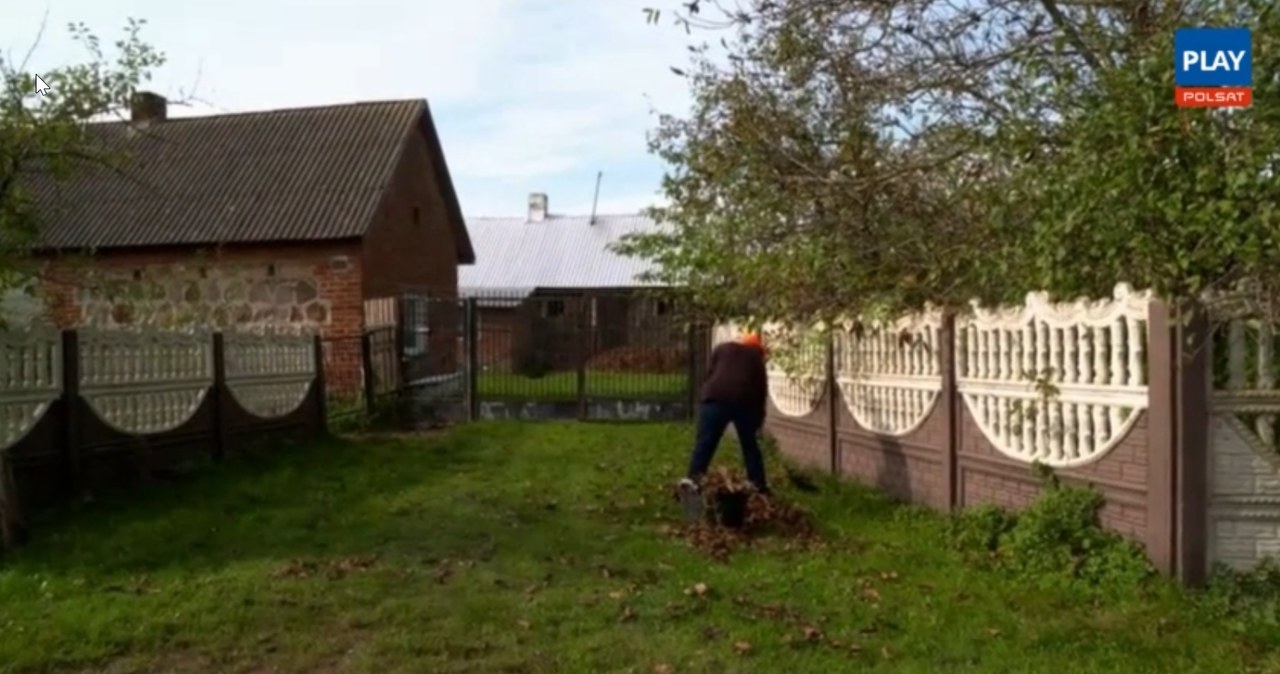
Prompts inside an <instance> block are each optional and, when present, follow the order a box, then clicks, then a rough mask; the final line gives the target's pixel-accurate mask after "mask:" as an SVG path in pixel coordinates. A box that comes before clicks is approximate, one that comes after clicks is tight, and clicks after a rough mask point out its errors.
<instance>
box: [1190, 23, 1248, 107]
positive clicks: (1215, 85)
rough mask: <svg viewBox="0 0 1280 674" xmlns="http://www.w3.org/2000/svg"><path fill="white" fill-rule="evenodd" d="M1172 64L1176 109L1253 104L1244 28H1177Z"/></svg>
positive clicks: (1246, 29) (1246, 34) (1246, 37)
mask: <svg viewBox="0 0 1280 674" xmlns="http://www.w3.org/2000/svg"><path fill="white" fill-rule="evenodd" d="M1173 64H1174V65H1173V67H1174V76H1173V83H1174V89H1173V92H1174V93H1173V100H1174V102H1175V103H1177V104H1178V107H1180V108H1246V107H1249V104H1250V103H1252V102H1253V36H1252V35H1251V34H1250V33H1249V29H1248V28H1179V29H1178V30H1177V31H1176V32H1174V34H1173Z"/></svg>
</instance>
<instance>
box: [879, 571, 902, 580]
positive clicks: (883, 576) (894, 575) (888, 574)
mask: <svg viewBox="0 0 1280 674" xmlns="http://www.w3.org/2000/svg"><path fill="white" fill-rule="evenodd" d="M897 579H898V572H897V571H882V572H880V580H897Z"/></svg>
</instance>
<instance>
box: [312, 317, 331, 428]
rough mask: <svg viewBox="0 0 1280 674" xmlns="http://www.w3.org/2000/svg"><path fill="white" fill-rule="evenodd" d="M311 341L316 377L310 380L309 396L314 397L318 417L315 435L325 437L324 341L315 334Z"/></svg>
mask: <svg viewBox="0 0 1280 674" xmlns="http://www.w3.org/2000/svg"><path fill="white" fill-rule="evenodd" d="M312 339H313V340H315V341H314V346H313V347H312V348H313V349H315V353H314V357H315V361H316V363H315V368H316V377H315V379H313V380H311V381H312V383H311V392H312V393H311V394H312V395H313V396H315V399H316V415H317V416H318V417H319V418H317V419H316V427H315V428H316V432H317V433H316V434H317V435H327V434H328V433H329V397H328V396H329V394H328V393H327V392H326V391H325V379H324V340H323V339H322V338H321V337H320V334H319V333H316V335H315V337H313V338H312Z"/></svg>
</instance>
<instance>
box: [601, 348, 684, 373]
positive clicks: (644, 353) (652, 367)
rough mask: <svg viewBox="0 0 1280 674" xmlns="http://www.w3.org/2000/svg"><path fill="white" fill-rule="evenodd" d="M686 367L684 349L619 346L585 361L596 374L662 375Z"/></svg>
mask: <svg viewBox="0 0 1280 674" xmlns="http://www.w3.org/2000/svg"><path fill="white" fill-rule="evenodd" d="M688 367H689V350H688V349H687V348H684V347H655V346H640V345H632V346H620V347H618V348H616V349H610V350H608V351H604V352H602V353H598V354H596V355H594V356H592V357H591V359H590V360H589V361H587V368H588V369H590V370H596V371H598V372H637V373H645V374H663V373H668V372H682V371H684V370H685V369H686V368H688Z"/></svg>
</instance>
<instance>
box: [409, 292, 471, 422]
mask: <svg viewBox="0 0 1280 674" xmlns="http://www.w3.org/2000/svg"><path fill="white" fill-rule="evenodd" d="M399 301H400V311H399V314H400V319H401V320H400V326H399V327H400V372H401V382H402V383H401V398H402V401H403V408H404V409H405V410H406V412H407V414H408V416H409V419H410V421H411V422H412V423H413V424H415V425H427V426H431V425H437V424H442V423H447V422H453V421H462V420H465V419H466V418H467V417H468V413H467V408H466V401H467V399H468V396H467V381H468V377H467V373H466V372H465V363H466V360H465V358H464V357H461V355H462V354H460V349H459V345H460V344H462V343H463V342H464V341H465V338H464V335H465V332H466V329H465V325H464V316H465V313H466V312H465V307H464V305H463V303H462V302H461V301H460V300H458V299H455V298H432V297H427V296H425V295H404V296H402V297H401V298H400V300H399Z"/></svg>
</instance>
